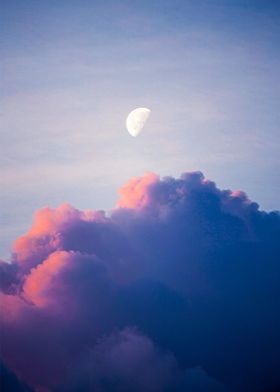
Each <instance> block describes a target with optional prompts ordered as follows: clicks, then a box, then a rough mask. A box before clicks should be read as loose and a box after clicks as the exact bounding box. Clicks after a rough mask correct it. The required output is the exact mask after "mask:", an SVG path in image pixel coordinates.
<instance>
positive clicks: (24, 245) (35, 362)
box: [0, 172, 280, 392]
mask: <svg viewBox="0 0 280 392" xmlns="http://www.w3.org/2000/svg"><path fill="white" fill-rule="evenodd" d="M279 239H280V216H279V213H278V212H270V213H267V212H264V211H260V209H259V207H258V205H257V204H256V203H254V202H252V201H250V200H249V199H248V197H247V196H246V194H245V193H243V192H240V191H234V192H232V191H230V190H220V189H218V188H217V187H216V185H215V183H214V182H212V181H209V180H207V179H205V178H204V176H203V175H202V174H201V173H200V172H193V173H184V174H183V175H182V176H181V177H180V178H179V179H174V178H172V177H166V178H163V179H160V178H159V177H158V176H157V175H155V174H153V173H147V174H145V175H144V176H143V177H139V178H133V179H131V180H130V181H129V182H128V183H127V184H126V185H125V186H123V187H122V188H121V189H120V200H119V201H118V202H117V206H116V208H115V209H114V210H112V211H110V212H109V213H104V212H102V211H79V210H77V209H75V208H73V207H71V206H70V205H66V204H65V205H62V206H60V207H58V208H57V209H50V208H44V209H41V210H40V211H38V212H37V213H36V215H35V219H34V222H33V225H32V227H31V229H30V230H29V231H28V232H27V233H26V234H25V235H23V236H21V237H20V238H18V239H17V240H16V241H15V244H14V253H13V255H12V259H11V264H7V263H4V262H1V264H0V268H1V287H2V294H1V296H2V297H1V307H2V312H1V335H2V347H1V357H2V361H3V363H4V364H5V366H6V367H7V368H9V369H10V370H9V371H11V372H13V373H14V377H17V379H19V380H21V381H22V382H24V383H26V384H28V385H29V386H30V387H31V388H34V389H36V390H39V391H92V390H94V391H101V392H103V391H132V390H133V391H139V392H142V391H186V390H187V391H189V392H200V391H201V392H202V391H212V392H226V391H227V392H230V391H237V390H238V391H244V392H245V391H246V392H249V391H252V392H268V391H274V390H277V388H278V387H280V376H279V374H280V373H279V363H280V336H279V330H280V315H279V306H280V289H279V275H280V265H279V261H280V241H279ZM5 369H6V368H5Z"/></svg>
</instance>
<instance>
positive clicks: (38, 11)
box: [0, 0, 280, 257]
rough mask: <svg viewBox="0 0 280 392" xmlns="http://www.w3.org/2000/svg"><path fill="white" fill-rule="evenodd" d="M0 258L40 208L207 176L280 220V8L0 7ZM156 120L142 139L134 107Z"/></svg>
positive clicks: (161, 4) (211, 4)
mask: <svg viewBox="0 0 280 392" xmlns="http://www.w3.org/2000/svg"><path fill="white" fill-rule="evenodd" d="M1 15H2V16H1V37H2V38H1V58H2V60H1V68H2V72H1V73H2V78H1V108H2V109H1V112H2V113H1V118H2V119H1V146H2V153H1V157H0V162H1V175H0V177H1V206H2V207H1V220H2V222H3V226H2V229H1V243H0V247H1V248H0V249H1V251H0V255H2V256H3V257H6V256H7V255H8V252H9V247H10V244H11V242H12V241H13V240H14V239H15V238H16V237H17V236H18V235H20V234H22V233H23V232H24V231H25V230H26V229H27V228H28V227H29V226H30V224H31V220H32V214H33V213H34V211H35V210H36V209H38V208H40V207H43V206H45V205H49V206H52V207H55V206H57V205H59V204H60V203H62V202H65V201H67V202H69V203H70V204H73V205H74V206H75V207H77V208H81V209H86V208H92V209H110V208H112V207H113V206H114V204H115V201H116V199H117V198H118V195H117V188H118V187H120V186H121V185H122V184H123V183H124V182H125V181H126V180H127V179H129V178H130V177H131V176H135V175H142V174H143V173H144V172H145V171H155V172H156V173H159V174H160V175H162V176H165V175H175V176H176V175H178V174H180V173H181V172H184V171H190V170H201V171H203V173H204V174H205V175H206V176H207V177H209V178H211V179H212V180H214V181H216V182H217V184H218V185H219V187H222V188H231V189H242V190H245V191H246V192H247V193H248V195H249V197H250V198H251V199H253V200H256V201H257V202H258V203H260V206H261V208H263V209H268V210H270V209H279V197H278V195H279V191H280V189H279V183H280V181H279V158H278V153H279V151H278V150H279V141H280V140H279V124H280V111H279V101H280V87H279V86H280V84H279V69H280V64H279V63H280V54H279V39H280V23H279V17H280V4H279V1H226V0H224V1H199V0H198V1H106V2H101V1H71V0H70V1H69V0H67V1H64V0H59V1H57V0H56V1H51V0H50V1H46V2H41V1H29V0H26V1H24V2H23V1H13V0H11V1H7V0H3V1H2V3H1ZM137 106H146V107H149V108H150V109H151V110H152V114H151V117H150V119H149V121H148V123H147V126H146V127H145V129H144V131H143V132H142V134H141V135H140V136H139V137H138V138H131V137H130V136H129V135H128V133H127V132H126V130H125V118H126V116H127V114H128V113H129V111H130V110H132V109H134V108H135V107H137Z"/></svg>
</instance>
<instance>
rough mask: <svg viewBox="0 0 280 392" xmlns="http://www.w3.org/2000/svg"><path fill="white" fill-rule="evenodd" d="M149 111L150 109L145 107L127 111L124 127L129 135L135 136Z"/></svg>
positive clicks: (142, 125)
mask: <svg viewBox="0 0 280 392" xmlns="http://www.w3.org/2000/svg"><path fill="white" fill-rule="evenodd" d="M150 113H151V111H150V109H147V108H137V109H134V110H132V112H130V113H129V115H128V116H127V119H126V128H127V130H128V132H129V133H130V135H131V136H134V137H135V136H137V135H138V134H139V133H140V132H141V130H142V128H143V127H144V125H145V123H146V121H147V119H148V117H149V116H150Z"/></svg>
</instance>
